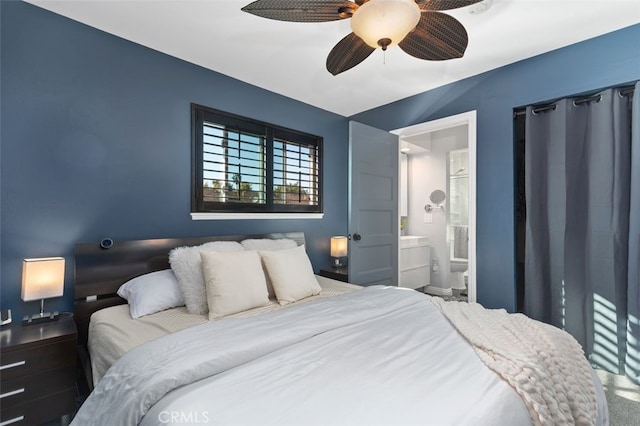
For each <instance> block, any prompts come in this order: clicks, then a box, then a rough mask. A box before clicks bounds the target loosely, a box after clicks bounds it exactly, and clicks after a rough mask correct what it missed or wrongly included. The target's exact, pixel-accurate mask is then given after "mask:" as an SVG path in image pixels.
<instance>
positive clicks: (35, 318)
mask: <svg viewBox="0 0 640 426" xmlns="http://www.w3.org/2000/svg"><path fill="white" fill-rule="evenodd" d="M59 318H60V312H58V311H55V312H42V313H39V314H34V315H25V316H24V318H22V325H32V324H41V323H43V322H50V321H57V320H58V319H59Z"/></svg>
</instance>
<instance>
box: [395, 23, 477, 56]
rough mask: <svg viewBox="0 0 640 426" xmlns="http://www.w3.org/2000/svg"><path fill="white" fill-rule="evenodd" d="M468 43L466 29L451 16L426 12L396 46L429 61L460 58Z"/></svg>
mask: <svg viewBox="0 0 640 426" xmlns="http://www.w3.org/2000/svg"><path fill="white" fill-rule="evenodd" d="M467 44H469V38H468V37H467V30H465V29H464V26H463V25H462V24H461V23H460V21H458V20H457V19H456V18H454V17H453V16H449V15H447V14H445V13H440V12H426V13H423V14H422V16H421V17H420V22H418V25H416V28H415V29H414V30H413V31H412V32H410V33H409V34H408V35H407V36H406V37H405V38H404V40H402V41H401V42H400V43H398V46H400V48H401V49H402V50H404V51H405V52H406V53H408V54H409V55H411V56H415V57H416V58H418V59H426V60H429V61H444V60H447V59H455V58H461V57H462V56H463V55H464V51H465V50H466V49H467Z"/></svg>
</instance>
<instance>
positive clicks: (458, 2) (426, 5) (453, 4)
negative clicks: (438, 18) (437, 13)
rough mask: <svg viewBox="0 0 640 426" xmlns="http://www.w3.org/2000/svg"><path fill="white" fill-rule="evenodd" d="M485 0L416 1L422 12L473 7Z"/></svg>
mask: <svg viewBox="0 0 640 426" xmlns="http://www.w3.org/2000/svg"><path fill="white" fill-rule="evenodd" d="M481 1H483V0H416V3H418V6H420V9H422V10H451V9H458V8H460V7H466V6H471V5H472V4H475V3H480V2H481Z"/></svg>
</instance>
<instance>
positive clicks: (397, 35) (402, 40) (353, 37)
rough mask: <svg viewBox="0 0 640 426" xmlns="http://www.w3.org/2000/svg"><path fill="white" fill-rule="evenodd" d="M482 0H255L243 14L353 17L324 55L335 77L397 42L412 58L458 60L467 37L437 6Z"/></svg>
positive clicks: (323, 19) (329, 18)
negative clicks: (373, 53)
mask: <svg viewBox="0 0 640 426" xmlns="http://www.w3.org/2000/svg"><path fill="white" fill-rule="evenodd" d="M481 1H482V0H354V1H347V0H257V1H254V2H253V3H250V4H248V5H246V6H245V7H243V8H242V10H243V11H244V12H248V13H251V14H253V15H256V16H260V17H263V18H268V19H275V20H278V21H289V22H329V21H338V20H341V19H348V18H351V29H352V30H353V32H352V33H350V34H349V35H347V36H346V37H345V38H343V39H342V40H340V41H339V42H338V44H336V45H335V46H334V48H333V49H332V50H331V52H330V53H329V56H328V57H327V70H328V71H329V72H330V73H331V74H333V75H338V74H340V73H341V72H344V71H346V70H348V69H351V68H353V67H355V66H356V65H358V64H359V63H360V62H362V61H364V60H365V59H366V58H367V57H368V56H369V55H371V53H372V52H373V51H374V50H376V49H377V48H378V47H380V48H381V49H382V50H387V48H389V47H390V46H394V45H396V44H397V45H398V46H400V48H401V49H402V50H403V51H405V52H406V53H408V54H409V55H411V56H414V57H416V58H418V59H425V60H430V61H443V60H447V59H455V58H461V57H462V56H463V55H464V51H465V50H466V48H467V44H468V43H469V39H468V37H467V31H466V30H465V28H464V26H463V25H462V24H461V23H460V21H458V20H457V19H455V18H454V17H452V16H450V15H447V14H445V13H441V12H438V11H439V10H450V9H457V8H460V7H465V6H470V5H472V4H474V3H479V2H481Z"/></svg>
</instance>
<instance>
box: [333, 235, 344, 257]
mask: <svg viewBox="0 0 640 426" xmlns="http://www.w3.org/2000/svg"><path fill="white" fill-rule="evenodd" d="M347 245H348V244H347V237H331V256H333V257H342V256H346V255H347Z"/></svg>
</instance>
